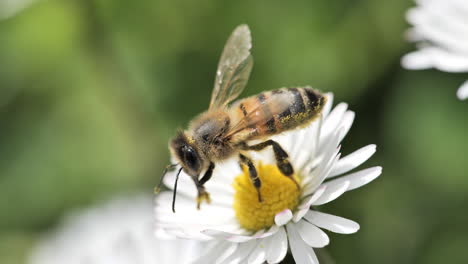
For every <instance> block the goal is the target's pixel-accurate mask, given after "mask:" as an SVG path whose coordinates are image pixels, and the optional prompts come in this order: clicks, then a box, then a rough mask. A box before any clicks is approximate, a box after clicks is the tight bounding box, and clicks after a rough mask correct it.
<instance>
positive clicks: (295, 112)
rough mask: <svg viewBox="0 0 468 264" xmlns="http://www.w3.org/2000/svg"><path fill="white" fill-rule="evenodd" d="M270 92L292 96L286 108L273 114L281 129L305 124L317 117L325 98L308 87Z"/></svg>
mask: <svg viewBox="0 0 468 264" xmlns="http://www.w3.org/2000/svg"><path fill="white" fill-rule="evenodd" d="M271 93H273V94H282V93H285V94H289V96H291V97H292V98H293V99H292V103H291V104H290V105H289V107H288V108H287V109H285V110H284V111H282V112H281V113H278V114H277V115H275V116H274V117H275V119H276V122H277V123H278V126H279V127H280V128H281V130H282V131H284V130H289V129H293V128H296V127H300V126H303V125H306V124H308V123H309V122H311V121H312V120H314V119H315V118H317V117H318V116H319V114H320V113H321V111H322V108H323V106H324V104H325V100H326V98H325V97H324V96H323V95H322V94H321V93H319V92H318V91H315V90H313V89H312V88H310V87H304V88H283V89H279V90H275V91H272V92H271Z"/></svg>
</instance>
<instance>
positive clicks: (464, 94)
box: [457, 81, 468, 100]
mask: <svg viewBox="0 0 468 264" xmlns="http://www.w3.org/2000/svg"><path fill="white" fill-rule="evenodd" d="M457 96H458V98H459V99H460V100H465V99H466V98H468V81H465V82H464V83H463V84H462V86H460V88H458V91H457Z"/></svg>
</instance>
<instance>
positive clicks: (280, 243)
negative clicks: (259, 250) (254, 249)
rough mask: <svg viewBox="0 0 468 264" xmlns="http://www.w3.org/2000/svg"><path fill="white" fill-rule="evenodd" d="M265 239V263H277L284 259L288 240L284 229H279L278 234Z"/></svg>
mask: <svg viewBox="0 0 468 264" xmlns="http://www.w3.org/2000/svg"><path fill="white" fill-rule="evenodd" d="M266 239H267V243H266V245H267V256H266V259H267V262H268V263H269V264H273V263H279V262H280V261H282V260H283V259H284V257H286V254H287V253H288V239H287V236H286V231H285V230H284V227H281V228H280V229H279V230H278V232H277V233H276V234H275V235H273V236H270V237H268V238H266Z"/></svg>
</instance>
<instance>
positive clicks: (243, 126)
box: [226, 93, 294, 137]
mask: <svg viewBox="0 0 468 264" xmlns="http://www.w3.org/2000/svg"><path fill="white" fill-rule="evenodd" d="M292 104H294V97H293V96H292V95H291V94H288V93H282V94H272V95H271V96H270V98H268V100H266V101H262V102H259V105H258V106H257V107H255V108H253V109H252V110H249V111H248V112H247V113H246V114H245V115H244V117H242V118H241V119H240V120H239V121H238V122H237V123H236V124H235V125H234V126H232V127H231V128H230V129H229V132H228V133H226V137H232V136H233V135H235V134H237V133H239V132H242V131H244V130H247V129H250V130H254V129H257V128H258V126H261V125H265V124H266V123H267V122H268V121H270V120H272V119H273V118H274V117H275V116H277V115H279V114H281V113H283V112H284V111H286V110H287V109H288V108H289V107H290V106H291V105H292Z"/></svg>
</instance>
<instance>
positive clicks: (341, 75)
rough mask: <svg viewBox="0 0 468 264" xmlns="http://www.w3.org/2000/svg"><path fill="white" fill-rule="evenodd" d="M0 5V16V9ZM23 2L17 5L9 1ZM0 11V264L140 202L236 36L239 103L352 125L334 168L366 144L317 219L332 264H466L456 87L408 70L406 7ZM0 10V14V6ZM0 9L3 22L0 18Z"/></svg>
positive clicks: (173, 5) (67, 5)
mask: <svg viewBox="0 0 468 264" xmlns="http://www.w3.org/2000/svg"><path fill="white" fill-rule="evenodd" d="M2 1H3V2H2ZM18 1H22V0H18ZM7 2H8V1H6V0H0V17H2V14H3V18H2V20H0V263H2V264H6V263H23V262H24V259H25V256H26V255H27V252H28V250H29V249H30V248H31V246H32V245H33V244H34V241H35V240H36V239H37V238H38V237H39V235H40V234H41V233H43V232H44V231H47V230H49V229H51V228H53V227H54V225H55V224H56V223H57V222H58V221H59V219H60V217H61V216H63V215H64V214H65V213H66V212H67V210H70V209H72V208H77V207H85V206H87V205H91V204H93V203H95V202H96V201H98V200H103V199H106V198H108V197H111V196H113V195H117V194H121V193H129V192H134V191H136V190H143V191H146V192H148V193H150V192H152V189H153V187H154V185H155V184H156V183H157V182H158V178H159V175H160V172H161V171H162V168H163V167H164V166H165V165H166V164H167V163H168V160H169V154H168V150H167V141H168V139H169V137H170V136H171V135H172V134H173V133H174V131H175V129H176V128H178V127H183V126H185V124H186V123H187V122H188V121H189V120H190V119H191V118H192V117H193V116H194V115H195V114H196V113H199V112H201V111H203V110H204V109H206V108H207V105H208V102H209V97H210V93H211V89H212V84H213V80H214V73H215V69H216V65H217V62H218V59H219V56H220V53H221V50H222V48H223V45H224V43H225V41H226V39H227V37H228V36H229V34H230V33H231V31H232V30H233V29H234V27H235V26H237V25H238V24H241V23H247V24H248V25H249V26H250V28H251V31H252V35H253V45H254V47H253V55H254V58H255V66H254V70H253V72H252V75H251V80H250V82H249V84H248V87H247V89H246V91H245V92H244V94H243V95H251V94H255V93H258V92H260V91H264V90H269V89H274V88H279V87H282V86H291V85H306V84H308V85H312V86H314V87H315V88H318V89H321V90H322V91H332V92H334V93H335V98H336V99H335V102H340V101H345V102H348V103H349V105H350V108H351V109H352V110H354V111H355V112H356V114H357V116H356V120H355V123H354V125H353V129H351V132H350V134H349V135H348V136H347V137H346V139H345V141H344V142H343V152H344V154H347V153H350V152H352V151H353V150H355V149H357V148H359V147H361V146H364V145H367V144H370V143H376V144H377V145H378V149H377V154H376V155H375V156H374V157H373V158H372V159H371V160H370V161H369V162H367V163H366V165H365V166H366V167H368V166H372V165H382V166H383V167H384V173H383V175H382V176H381V177H380V178H378V179H377V180H376V181H375V182H373V183H371V184H370V185H368V186H366V187H365V188H362V189H360V190H358V191H354V192H351V193H348V194H346V195H345V196H343V197H342V198H341V199H339V200H337V201H336V202H334V203H331V204H330V205H328V206H326V207H324V208H323V211H325V212H331V213H333V214H337V215H340V216H344V217H348V218H350V219H353V220H356V221H358V222H359V223H360V224H361V230H360V232H358V233H357V234H354V235H346V236H345V235H335V234H330V236H331V240H332V242H331V244H330V245H329V246H328V247H327V248H326V250H327V254H329V255H330V256H332V258H333V259H334V260H335V262H336V263H445V262H447V263H468V255H467V254H466V252H465V251H464V250H466V248H467V246H468V227H467V223H468V206H467V205H468V197H467V194H468V173H467V171H468V159H467V157H466V150H467V149H468V140H467V139H468V133H467V132H468V122H467V113H468V103H467V102H461V101H459V100H457V98H456V96H455V91H456V89H457V87H458V86H459V85H460V84H461V83H462V82H463V80H465V79H466V78H467V76H468V75H467V74H448V73H441V72H437V71H433V70H427V71H407V70H404V69H402V68H401V66H400V64H399V60H400V57H401V56H402V54H404V53H406V52H408V51H410V50H412V49H414V46H413V45H411V44H407V43H406V42H405V40H404V31H405V29H406V28H407V27H408V25H407V24H406V22H405V19H404V13H405V10H406V9H407V8H408V7H410V6H413V5H414V3H413V2H412V1H409V0H393V1H375V0H315V1H306V0H302V1H294V2H292V1H291V2H284V1H245V0H243V1H215V0H200V1H180V0H176V1H143V0H137V1H124V0H114V1H105V0H97V1H92V0H80V1H78V0H76V1H73V0H61V1H60V0H49V1H46V0H44V1H38V2H36V3H32V5H31V6H30V7H28V8H26V9H24V10H22V11H21V12H18V13H17V14H12V13H11V12H10V13H8V12H9V11H11V10H7V9H6V5H5V3H7ZM2 5H3V6H2ZM2 8H3V10H2Z"/></svg>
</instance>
